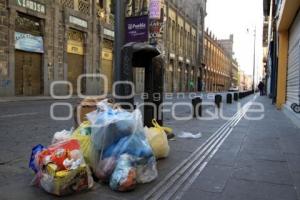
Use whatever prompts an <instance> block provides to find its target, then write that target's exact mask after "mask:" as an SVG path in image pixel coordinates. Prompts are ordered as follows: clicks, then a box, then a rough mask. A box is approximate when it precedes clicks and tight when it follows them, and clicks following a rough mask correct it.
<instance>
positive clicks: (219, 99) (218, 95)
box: [215, 94, 222, 108]
mask: <svg viewBox="0 0 300 200" xmlns="http://www.w3.org/2000/svg"><path fill="white" fill-rule="evenodd" d="M215 103H216V105H217V107H218V108H220V107H221V103H222V95H220V94H217V95H216V96H215Z"/></svg>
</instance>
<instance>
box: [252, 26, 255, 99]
mask: <svg viewBox="0 0 300 200" xmlns="http://www.w3.org/2000/svg"><path fill="white" fill-rule="evenodd" d="M253 36H254V44H253V46H254V47H253V49H254V50H253V83H252V89H253V93H255V68H256V65H255V64H256V27H255V29H254V35H253Z"/></svg>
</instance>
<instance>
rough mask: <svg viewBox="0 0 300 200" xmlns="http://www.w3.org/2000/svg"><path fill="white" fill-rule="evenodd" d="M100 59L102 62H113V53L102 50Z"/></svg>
mask: <svg viewBox="0 0 300 200" xmlns="http://www.w3.org/2000/svg"><path fill="white" fill-rule="evenodd" d="M102 59H104V60H113V53H112V51H111V50H108V49H103V50H102Z"/></svg>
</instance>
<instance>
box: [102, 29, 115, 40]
mask: <svg viewBox="0 0 300 200" xmlns="http://www.w3.org/2000/svg"><path fill="white" fill-rule="evenodd" d="M103 33H104V35H107V36H110V37H113V38H114V37H115V32H113V31H112V30H109V29H106V28H104V30H103Z"/></svg>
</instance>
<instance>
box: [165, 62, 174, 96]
mask: <svg viewBox="0 0 300 200" xmlns="http://www.w3.org/2000/svg"><path fill="white" fill-rule="evenodd" d="M166 81H167V92H173V89H174V60H170V63H169V66H168V70H167V80H166Z"/></svg>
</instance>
